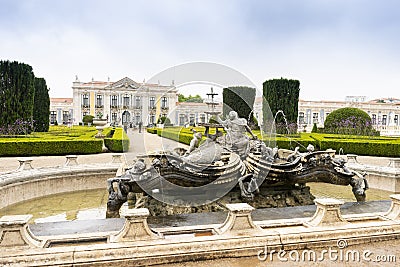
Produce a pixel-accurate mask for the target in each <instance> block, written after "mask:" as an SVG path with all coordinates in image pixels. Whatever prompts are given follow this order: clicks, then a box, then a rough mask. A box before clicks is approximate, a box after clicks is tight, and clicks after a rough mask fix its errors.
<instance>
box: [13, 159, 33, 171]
mask: <svg viewBox="0 0 400 267" xmlns="http://www.w3.org/2000/svg"><path fill="white" fill-rule="evenodd" d="M18 161H19V167H18V169H17V171H24V170H31V169H33V167H32V165H31V163H32V160H31V159H18Z"/></svg>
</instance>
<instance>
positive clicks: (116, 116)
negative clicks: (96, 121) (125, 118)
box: [111, 112, 118, 122]
mask: <svg viewBox="0 0 400 267" xmlns="http://www.w3.org/2000/svg"><path fill="white" fill-rule="evenodd" d="M117 120H118V113H116V112H113V113H111V121H112V122H117Z"/></svg>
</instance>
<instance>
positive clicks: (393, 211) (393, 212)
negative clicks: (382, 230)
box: [383, 194, 400, 220]
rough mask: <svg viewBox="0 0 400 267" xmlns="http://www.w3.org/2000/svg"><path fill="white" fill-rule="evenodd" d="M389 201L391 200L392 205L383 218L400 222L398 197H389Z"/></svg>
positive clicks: (399, 200)
mask: <svg viewBox="0 0 400 267" xmlns="http://www.w3.org/2000/svg"><path fill="white" fill-rule="evenodd" d="M390 199H391V200H392V205H391V206H390V209H389V210H388V212H387V213H386V214H385V215H383V217H385V218H388V219H390V220H400V195H399V194H396V195H390Z"/></svg>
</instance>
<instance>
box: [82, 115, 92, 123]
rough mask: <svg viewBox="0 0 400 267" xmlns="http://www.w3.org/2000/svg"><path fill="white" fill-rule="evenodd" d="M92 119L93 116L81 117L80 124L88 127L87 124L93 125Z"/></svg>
mask: <svg viewBox="0 0 400 267" xmlns="http://www.w3.org/2000/svg"><path fill="white" fill-rule="evenodd" d="M93 119H94V116H92V115H86V116H84V117H83V119H82V122H83V124H84V125H88V124H89V123H91V124H93Z"/></svg>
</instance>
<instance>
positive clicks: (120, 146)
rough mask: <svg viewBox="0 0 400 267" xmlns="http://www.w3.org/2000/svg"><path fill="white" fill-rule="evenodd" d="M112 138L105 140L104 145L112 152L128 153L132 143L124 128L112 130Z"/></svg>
mask: <svg viewBox="0 0 400 267" xmlns="http://www.w3.org/2000/svg"><path fill="white" fill-rule="evenodd" d="M112 131H114V132H113V134H112V137H106V138H104V145H105V146H106V147H107V148H108V150H110V151H112V152H126V151H128V150H129V145H130V141H129V138H128V136H127V135H126V133H125V131H124V130H123V129H122V128H115V129H112V130H111V131H110V132H112Z"/></svg>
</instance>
